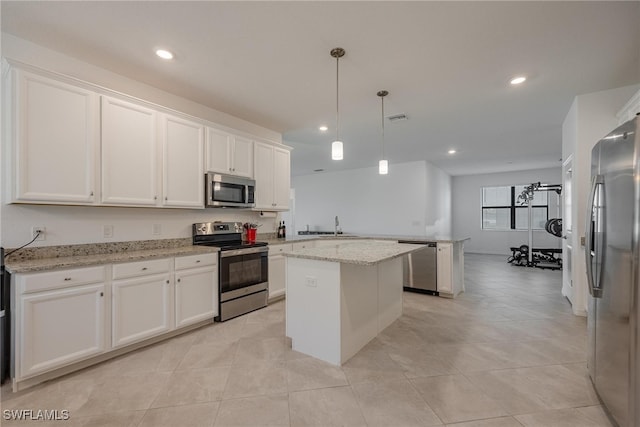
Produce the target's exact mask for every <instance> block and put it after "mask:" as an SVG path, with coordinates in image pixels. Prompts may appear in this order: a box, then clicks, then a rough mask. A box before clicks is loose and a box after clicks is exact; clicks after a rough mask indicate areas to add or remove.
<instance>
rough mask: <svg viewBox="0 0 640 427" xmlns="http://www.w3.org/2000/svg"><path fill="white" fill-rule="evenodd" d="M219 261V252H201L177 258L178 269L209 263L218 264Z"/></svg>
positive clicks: (202, 265)
mask: <svg viewBox="0 0 640 427" xmlns="http://www.w3.org/2000/svg"><path fill="white" fill-rule="evenodd" d="M217 263H218V254H201V255H189V256H181V257H178V258H176V270H184V269H185V268H193V267H204V266H207V265H216V264H217Z"/></svg>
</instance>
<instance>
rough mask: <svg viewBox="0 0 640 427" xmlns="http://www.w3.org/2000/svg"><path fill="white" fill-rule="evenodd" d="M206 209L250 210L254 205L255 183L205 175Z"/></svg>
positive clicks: (240, 178) (209, 174) (235, 177)
mask: <svg viewBox="0 0 640 427" xmlns="http://www.w3.org/2000/svg"><path fill="white" fill-rule="evenodd" d="M205 188H206V194H205V204H206V207H208V208H252V207H254V206H255V205H256V202H255V191H256V182H255V180H253V179H251V178H243V177H240V176H231V175H223V174H220V173H213V172H209V173H207V174H206V175H205Z"/></svg>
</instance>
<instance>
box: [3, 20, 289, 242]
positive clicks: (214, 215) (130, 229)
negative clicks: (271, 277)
mask: <svg viewBox="0 0 640 427" xmlns="http://www.w3.org/2000/svg"><path fill="white" fill-rule="evenodd" d="M1 42H2V44H1V46H2V55H3V56H4V57H7V58H11V59H14V60H17V61H20V62H23V63H27V64H30V65H33V66H36V67H40V68H43V69H47V70H49V71H53V72H57V73H61V74H65V75H69V76H72V77H76V78H78V79H80V80H84V81H87V82H90V83H93V84H97V85H100V86H103V87H106V88H109V89H112V90H116V91H119V92H122V93H126V94H128V95H131V96H134V97H138V98H141V99H144V100H147V101H150V102H153V103H156V104H159V105H163V106H165V107H168V108H172V109H175V110H178V111H181V112H184V113H187V114H191V115H193V116H196V117H200V118H203V119H205V120H209V121H212V122H214V123H217V124H219V125H221V126H223V127H228V128H232V129H236V130H238V131H240V132H245V133H247V134H252V135H255V136H257V137H260V138H264V139H269V140H272V141H276V142H281V141H282V136H281V135H280V134H279V133H277V132H274V131H271V130H269V129H265V128H262V127H260V126H257V125H254V124H252V123H249V122H247V121H245V120H242V119H239V118H237V117H233V116H230V115H228V114H225V113H222V112H220V111H216V110H213V109H211V108H208V107H205V106H203V105H200V104H196V103H194V102H192V101H190V100H188V99H185V98H181V97H179V96H176V95H173V94H171V93H169V92H166V91H163V90H161V89H158V88H155V87H152V86H149V85H146V84H144V83H141V82H139V81H136V80H133V79H131V78H128V77H125V76H121V75H118V74H115V73H112V72H111V71H108V70H105V69H101V68H98V67H95V66H93V65H90V64H87V63H85V62H82V61H80V60H77V59H75V58H71V57H69V56H66V55H64V54H61V53H59V52H55V51H52V50H50V49H46V48H44V47H42V46H38V45H35V44H33V43H31V42H28V41H26V40H22V39H19V38H17V37H15V36H12V35H8V34H5V33H3V34H2V38H1ZM164 89H166V90H168V91H170V90H171V88H164ZM6 143H8V141H5V140H4V139H3V145H4V144H6ZM5 146H6V145H5ZM4 187H5V186H4V185H3V186H2V188H3V189H4ZM3 200H6V198H3ZM277 219H278V218H277V217H276V218H260V217H259V213H258V212H251V211H243V210H226V209H203V210H189V209H159V208H115V207H114V208H112V207H81V206H47V205H18V204H13V205H9V204H2V206H1V207H0V236H1V240H0V244H1V245H2V246H4V247H9V248H11V247H17V246H20V245H22V244H24V243H26V242H28V241H29V240H31V227H32V226H43V227H46V240H45V241H37V242H34V244H33V245H32V246H52V245H63V244H78V243H90V242H109V241H128V240H147V239H150V240H151V239H167V238H180V237H190V236H191V224H192V223H194V222H200V221H214V220H223V221H235V220H238V221H243V222H247V221H251V222H258V223H260V224H263V226H262V227H261V228H260V229H259V232H261V233H262V232H273V231H275V228H276V224H277ZM152 224H159V225H160V226H161V229H162V234H160V235H153V234H152V228H151V227H152ZM104 225H113V227H114V236H113V238H108V239H106V238H104V237H103V231H102V228H103V226H104Z"/></svg>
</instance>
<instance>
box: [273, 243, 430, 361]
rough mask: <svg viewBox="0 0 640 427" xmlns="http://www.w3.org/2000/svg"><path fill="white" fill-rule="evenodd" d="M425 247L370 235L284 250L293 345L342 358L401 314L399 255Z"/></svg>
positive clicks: (325, 357)
mask: <svg viewBox="0 0 640 427" xmlns="http://www.w3.org/2000/svg"><path fill="white" fill-rule="evenodd" d="M423 248H424V246H423V245H413V244H402V243H397V242H393V241H385V240H370V241H364V242H362V241H361V242H348V241H346V242H336V245H335V246H329V247H316V248H309V249H302V250H297V251H293V252H289V253H286V254H285V256H287V285H286V295H287V298H286V334H287V336H288V337H290V338H291V340H292V348H293V349H294V350H296V351H299V352H301V353H305V354H308V355H310V356H313V357H315V358H317V359H321V360H324V361H326V362H329V363H331V364H334V365H338V366H339V365H342V364H343V363H344V362H346V361H347V360H348V359H349V358H351V357H352V356H353V355H355V354H356V353H357V352H358V351H359V350H360V349H361V348H362V347H364V346H365V345H366V344H367V343H368V342H369V341H371V340H372V339H373V338H375V337H376V336H377V335H378V333H380V332H381V331H382V330H384V329H385V328H386V327H387V326H389V325H390V324H391V323H393V322H394V321H395V320H396V319H398V318H399V317H400V316H401V315H402V292H403V283H402V256H403V255H406V254H408V253H411V252H414V251H416V250H420V249H423Z"/></svg>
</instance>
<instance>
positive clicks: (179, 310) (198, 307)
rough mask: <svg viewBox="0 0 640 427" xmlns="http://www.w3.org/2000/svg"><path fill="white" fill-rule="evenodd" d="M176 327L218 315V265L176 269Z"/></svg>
mask: <svg viewBox="0 0 640 427" xmlns="http://www.w3.org/2000/svg"><path fill="white" fill-rule="evenodd" d="M175 288H176V291H175V309H176V310H175V311H176V313H175V319H176V328H181V327H183V326H187V325H190V324H192V323H197V322H200V321H202V320H207V319H213V318H214V317H215V316H217V315H218V267H217V266H213V267H204V268H190V269H186V270H182V271H176V281H175Z"/></svg>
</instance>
